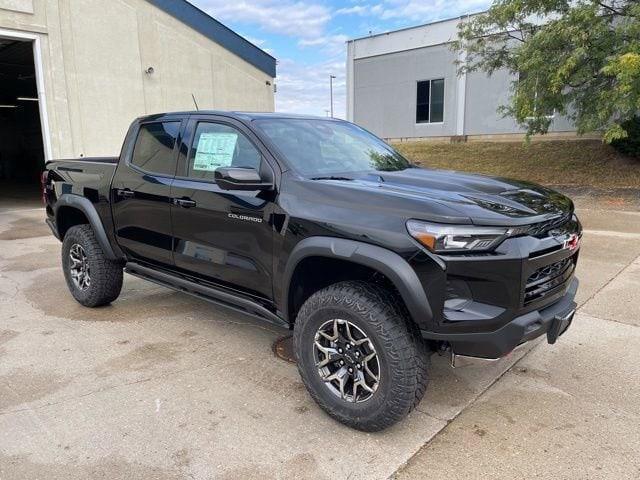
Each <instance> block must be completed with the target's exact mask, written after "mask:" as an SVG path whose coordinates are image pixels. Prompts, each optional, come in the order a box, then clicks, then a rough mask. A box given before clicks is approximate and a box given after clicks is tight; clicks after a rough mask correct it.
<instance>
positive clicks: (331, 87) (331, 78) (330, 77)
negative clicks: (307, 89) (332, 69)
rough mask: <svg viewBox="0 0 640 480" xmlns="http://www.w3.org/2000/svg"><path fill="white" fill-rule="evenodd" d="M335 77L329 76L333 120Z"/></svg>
mask: <svg viewBox="0 0 640 480" xmlns="http://www.w3.org/2000/svg"><path fill="white" fill-rule="evenodd" d="M334 78H336V76H335V75H329V95H330V96H331V118H333V79H334Z"/></svg>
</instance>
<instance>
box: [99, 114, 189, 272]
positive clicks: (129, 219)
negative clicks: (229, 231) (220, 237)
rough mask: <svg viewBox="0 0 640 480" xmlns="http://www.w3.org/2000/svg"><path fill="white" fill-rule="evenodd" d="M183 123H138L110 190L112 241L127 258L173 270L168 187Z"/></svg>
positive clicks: (178, 121)
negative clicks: (113, 230)
mask: <svg viewBox="0 0 640 480" xmlns="http://www.w3.org/2000/svg"><path fill="white" fill-rule="evenodd" d="M180 127H181V120H166V121H164V120H163V121H156V122H148V123H143V124H141V125H140V128H139V130H138V133H137V136H136V141H135V144H134V146H133V148H132V150H131V151H130V152H123V158H124V161H121V162H120V163H119V164H118V168H117V170H116V173H115V175H114V178H113V183H112V187H111V200H112V206H113V207H112V208H113V219H114V223H115V232H116V239H117V241H118V244H119V245H120V247H121V248H122V249H123V250H124V251H125V253H126V254H127V256H128V257H130V258H133V259H136V260H139V261H143V262H147V263H154V264H158V265H161V266H166V267H171V266H173V248H172V247H173V236H172V231H171V212H170V205H171V183H172V182H173V178H174V176H175V172H176V165H177V152H178V138H179V133H180Z"/></svg>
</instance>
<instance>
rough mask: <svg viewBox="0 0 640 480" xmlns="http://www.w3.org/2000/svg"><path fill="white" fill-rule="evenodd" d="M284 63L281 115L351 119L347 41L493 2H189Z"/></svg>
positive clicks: (280, 73) (278, 97) (278, 105)
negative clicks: (348, 112) (347, 115)
mask: <svg viewBox="0 0 640 480" xmlns="http://www.w3.org/2000/svg"><path fill="white" fill-rule="evenodd" d="M190 1H191V2H192V3H193V4H194V5H196V6H198V7H199V8H201V9H202V10H204V11H206V12H207V13H208V14H210V15H211V16H212V17H214V18H215V19H217V20H219V21H221V22H222V23H224V24H225V25H227V26H228V27H230V28H232V29H233V30H235V31H236V32H238V33H239V34H241V35H243V36H244V37H246V38H247V39H248V40H250V41H251V42H253V43H254V44H256V45H257V46H259V47H261V48H263V49H264V50H266V51H267V52H269V53H270V54H271V55H273V56H274V57H276V59H277V60H278V67H277V72H278V73H277V75H278V77H277V78H276V83H277V85H278V93H277V94H276V110H277V111H282V112H295V113H307V114H312V115H325V112H326V110H328V109H329V75H331V74H333V75H336V77H337V79H336V80H334V110H335V114H336V116H339V117H344V115H345V108H346V104H345V61H346V46H345V42H346V41H347V40H348V39H351V38H357V37H362V36H366V35H368V34H369V32H372V33H381V32H386V31H389V30H396V29H398V28H404V27H408V26H413V25H419V24H422V23H427V22H431V21H434V20H442V19H445V18H451V17H457V16H459V15H463V14H467V13H474V12H478V11H481V10H483V9H485V8H486V7H487V6H488V5H489V4H490V3H491V1H490V0H379V1H375V0H372V1H369V0H343V1H336V0H330V1H324V2H321V1H316V0H190Z"/></svg>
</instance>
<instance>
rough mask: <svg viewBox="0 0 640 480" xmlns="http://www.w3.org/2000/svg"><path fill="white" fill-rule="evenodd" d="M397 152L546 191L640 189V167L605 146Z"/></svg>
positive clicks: (474, 145)
mask: <svg viewBox="0 0 640 480" xmlns="http://www.w3.org/2000/svg"><path fill="white" fill-rule="evenodd" d="M394 147H395V148H396V149H397V150H398V151H399V152H401V153H402V154H403V155H405V156H406V157H407V158H409V159H410V160H412V161H413V162H415V163H418V164H420V165H424V166H428V167H432V168H442V169H448V170H460V171H465V172H475V173H484V174H487V175H496V176H500V177H508V178H516V179H521V180H528V181H531V182H535V183H541V184H544V185H563V186H576V187H595V188H640V161H638V160H634V159H631V158H626V157H624V156H622V155H620V154H619V153H617V152H616V151H615V150H614V149H613V148H612V147H610V146H609V145H605V144H603V143H602V142H600V141H599V140H579V141H566V140H565V141H561V140H558V141H555V140H554V141H545V142H534V143H531V144H529V145H526V144H524V143H523V142H513V143H500V142H469V143H436V142H427V141H422V142H403V143H396V144H394Z"/></svg>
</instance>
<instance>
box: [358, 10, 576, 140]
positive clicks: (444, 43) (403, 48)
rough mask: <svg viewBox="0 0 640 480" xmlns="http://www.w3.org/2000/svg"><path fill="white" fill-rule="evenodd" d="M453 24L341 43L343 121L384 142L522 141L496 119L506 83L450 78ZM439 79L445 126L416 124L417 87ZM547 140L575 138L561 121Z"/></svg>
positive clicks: (504, 78) (500, 75) (501, 74)
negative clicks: (344, 77)
mask: <svg viewBox="0 0 640 480" xmlns="http://www.w3.org/2000/svg"><path fill="white" fill-rule="evenodd" d="M466 18H467V17H462V18H460V19H453V20H446V21H442V22H436V23H432V24H428V25H422V26H419V27H413V28H407V29H404V30H398V31H395V32H389V33H385V34H380V35H374V36H371V37H365V38H360V39H356V40H351V41H350V42H348V43H347V115H348V119H349V120H351V121H354V122H355V123H358V124H360V125H362V126H364V127H365V128H368V129H370V130H372V131H373V132H374V133H376V134H378V135H380V136H382V137H384V138H388V139H405V138H422V137H450V136H462V135H470V136H475V135H477V136H482V135H505V134H506V135H510V134H518V135H520V134H522V133H524V130H523V129H522V128H520V127H519V125H518V124H517V123H516V122H515V121H514V120H513V119H512V118H504V117H502V115H500V114H499V113H498V112H497V109H498V107H499V106H500V105H504V104H507V103H508V101H509V97H510V95H511V92H510V88H511V82H512V81H513V80H514V78H513V77H512V75H510V74H509V73H508V72H506V71H498V72H495V73H494V74H493V75H492V76H491V77H488V76H487V75H486V74H485V73H483V72H474V73H471V74H468V75H462V76H459V75H457V66H456V64H455V62H456V60H464V54H460V53H457V52H454V51H452V50H451V48H450V46H451V41H452V40H454V39H455V38H456V35H457V28H458V25H459V23H460V22H461V21H465V19H466ZM436 78H444V80H445V99H444V102H445V105H444V122H442V123H440V124H429V123H419V124H418V123H416V94H417V82H418V81H421V80H429V79H436ZM550 131H551V132H575V128H574V127H573V126H572V124H571V123H570V122H569V121H568V120H567V119H566V118H563V117H560V116H557V117H556V118H554V120H553V124H552V126H551V129H550Z"/></svg>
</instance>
